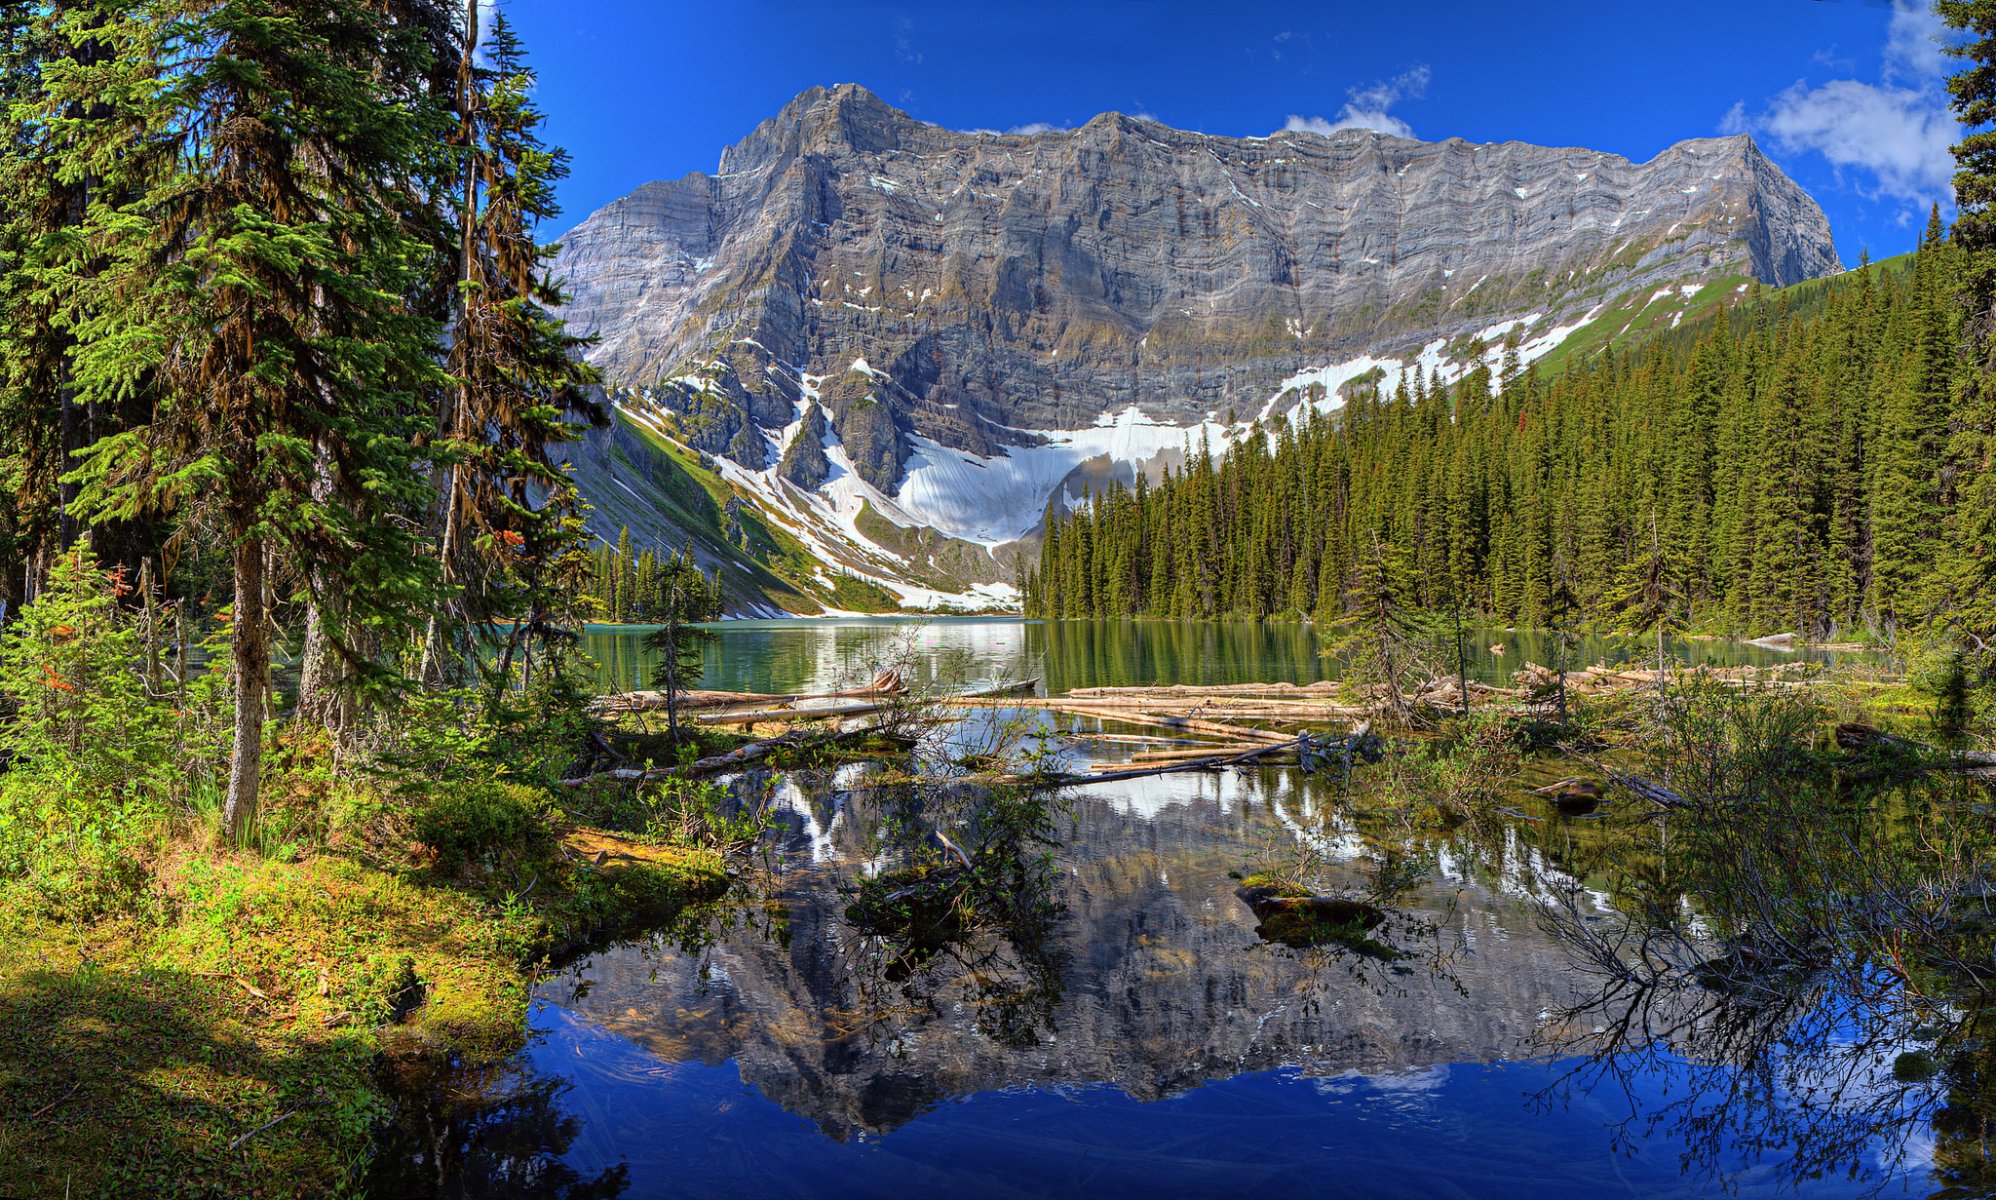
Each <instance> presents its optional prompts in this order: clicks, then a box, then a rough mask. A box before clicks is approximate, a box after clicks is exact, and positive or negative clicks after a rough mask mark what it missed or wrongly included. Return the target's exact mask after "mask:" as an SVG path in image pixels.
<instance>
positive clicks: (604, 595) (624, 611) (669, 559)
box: [587, 526, 721, 625]
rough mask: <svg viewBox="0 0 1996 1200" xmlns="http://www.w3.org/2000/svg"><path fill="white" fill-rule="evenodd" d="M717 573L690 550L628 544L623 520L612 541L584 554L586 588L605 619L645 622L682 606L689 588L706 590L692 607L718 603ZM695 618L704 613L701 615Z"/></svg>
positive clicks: (684, 607) (699, 608) (680, 610)
mask: <svg viewBox="0 0 1996 1200" xmlns="http://www.w3.org/2000/svg"><path fill="white" fill-rule="evenodd" d="M719 586H720V585H719V582H718V580H717V579H709V578H708V577H707V575H706V573H705V572H703V571H701V569H700V564H699V563H698V562H696V561H695V560H694V558H693V552H692V550H691V549H690V548H689V549H686V550H682V551H676V552H675V551H670V550H668V551H666V552H665V553H663V554H660V553H658V552H657V551H654V550H645V549H640V550H633V549H632V548H631V531H630V528H629V527H628V526H627V527H625V528H623V529H621V530H619V531H618V533H617V542H616V544H615V545H602V544H598V545H597V546H596V548H595V549H594V550H592V551H591V552H590V555H589V582H588V586H587V594H588V595H589V597H590V598H591V600H592V601H593V602H594V603H595V604H596V605H597V606H598V611H599V612H600V613H601V615H602V617H603V619H604V620H607V621H612V622H615V623H617V624H619V625H648V624H652V623H654V622H660V621H664V620H666V619H667V618H669V617H672V616H674V615H675V614H679V613H683V612H685V611H687V608H688V604H687V601H686V597H687V595H688V594H690V593H705V594H706V595H705V596H704V598H702V599H700V600H699V602H698V603H697V604H694V605H693V606H692V607H693V608H694V609H695V610H697V611H699V612H700V613H702V614H704V613H706V612H708V611H709V610H714V609H718V608H719V607H720V603H721V597H720V593H719ZM700 619H702V620H704V619H706V617H705V616H702V617H701V618H700Z"/></svg>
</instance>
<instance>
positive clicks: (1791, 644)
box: [1747, 633, 1796, 650]
mask: <svg viewBox="0 0 1996 1200" xmlns="http://www.w3.org/2000/svg"><path fill="white" fill-rule="evenodd" d="M1795 642H1796V637H1795V635H1794V634H1792V633H1774V634H1769V635H1768V636H1766V637H1764V638H1755V639H1753V640H1752V641H1750V642H1748V643H1747V645H1749V646H1759V647H1761V648H1762V649H1765V650H1793V649H1794V648H1795Z"/></svg>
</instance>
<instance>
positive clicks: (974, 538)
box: [558, 85, 1841, 601]
mask: <svg viewBox="0 0 1996 1200" xmlns="http://www.w3.org/2000/svg"><path fill="white" fill-rule="evenodd" d="M720 168H721V169H720V170H719V171H718V172H717V173H716V174H714V175H705V174H702V173H698V172H696V173H694V174H692V175H689V176H686V177H684V178H682V179H679V180H672V181H656V182H653V183H648V184H646V185H643V186H642V187H640V188H639V189H637V190H636V191H634V192H633V193H631V194H630V195H629V196H626V197H624V198H622V199H620V200H618V201H615V202H613V203H612V204H610V205H606V206H604V207H603V208H602V209H599V210H598V211H597V212H596V213H594V214H592V215H591V216H590V217H589V218H587V219H585V220H584V221H583V222H582V223H581V224H580V225H578V226H577V228H576V229H575V230H574V231H572V232H571V233H570V235H569V236H568V237H567V238H566V239H564V243H563V251H562V255H561V258H560V260H559V263H558V272H559V273H560V274H561V275H562V276H563V277H564V278H565V279H566V280H567V282H568V285H569V287H570V289H571V291H572V298H571V300H570V302H569V304H568V305H567V307H566V308H565V310H564V315H565V316H567V317H568V319H569V320H570V322H571V325H572V327H573V328H575V330H576V331H577V332H579V333H584V334H588V335H590V336H593V337H595V338H597V339H598V341H597V343H596V345H595V347H594V349H593V350H592V351H591V354H590V357H591V360H592V361H593V362H595V363H596V365H598V366H599V367H600V368H602V369H603V370H604V372H605V375H606V377H607V378H608V379H609V381H610V382H611V384H612V385H614V387H615V389H616V394H617V397H618V400H619V403H620V404H621V405H622V407H623V408H624V410H625V412H626V414H627V416H628V417H629V418H630V419H632V420H635V421H639V422H642V423H645V424H647V425H649V426H650V427H651V428H652V429H653V430H655V431H656V433H657V435H658V436H662V437H667V438H672V439H676V440H678V441H680V442H682V443H684V444H685V445H686V446H688V447H690V448H691V449H693V450H694V451H696V452H698V453H699V454H701V455H704V456H707V457H708V458H710V459H711V460H712V461H713V462H715V463H716V464H717V465H718V469H719V470H720V471H721V473H722V474H723V475H724V476H726V477H727V478H728V480H729V481H730V486H732V487H735V488H737V489H738V490H740V491H741V492H742V493H744V494H745V496H746V497H747V498H748V499H749V500H751V501H753V502H754V503H756V504H758V505H759V506H761V507H762V508H763V509H764V510H765V511H766V512H768V513H769V515H770V516H771V518H772V519H773V520H775V521H777V522H778V523H780V524H783V525H785V526H786V527H788V528H789V529H790V530H791V532H792V533H794V534H795V535H797V536H798V537H799V538H800V540H802V541H803V542H804V543H806V544H808V545H809V546H810V548H811V550H812V553H814V554H816V555H818V556H819V557H821V558H825V559H827V560H829V562H830V563H831V564H832V565H831V569H832V570H835V571H841V572H847V571H849V572H853V573H856V574H859V575H861V576H863V577H866V578H871V579H876V580H878V581H880V582H881V583H883V584H885V585H886V586H889V587H890V588H893V587H897V585H898V586H902V587H916V588H917V590H923V591H928V592H935V593H936V594H938V595H941V594H944V593H948V592H952V591H954V592H957V593H966V592H967V590H968V587H969V586H970V585H975V584H984V585H990V587H989V588H987V590H986V591H985V592H983V593H980V598H981V599H982V600H987V601H988V600H990V599H991V598H992V597H994V596H996V595H998V594H999V592H1000V591H1001V590H1002V589H998V587H997V585H1000V584H1002V583H1003V582H1004V581H1006V580H1007V579H1009V578H1010V573H1011V567H1012V563H1011V561H1009V560H1010V559H1015V558H1016V552H1017V549H1018V548H1019V547H1020V546H1022V545H1023V544H1024V539H1028V538H1029V537H1030V535H1031V528H1032V526H1033V525H1034V524H1035V523H1036V522H1037V519H1038V517H1039V515H1040V513H1041V512H1042V511H1043V510H1044V508H1045V506H1046V504H1047V503H1048V502H1049V500H1052V501H1053V502H1056V503H1058V502H1061V497H1062V496H1063V494H1065V495H1067V496H1068V497H1069V498H1072V496H1073V494H1074V493H1073V488H1078V487H1080V486H1081V485H1082V484H1083V483H1084V482H1085V481H1086V480H1087V479H1089V478H1091V477H1093V478H1104V477H1106V474H1107V473H1120V474H1122V475H1123V477H1125V478H1128V477H1129V476H1130V474H1131V473H1133V472H1134V471H1137V470H1140V469H1151V470H1155V469H1156V467H1157V465H1158V464H1159V463H1160V462H1164V461H1170V460H1172V459H1173V458H1174V457H1175V456H1176V455H1177V454H1179V453H1181V452H1182V451H1183V450H1185V449H1187V448H1189V447H1190V446H1192V445H1194V444H1195V443H1196V442H1197V441H1198V440H1199V439H1200V438H1202V437H1203V438H1205V439H1207V440H1208V441H1212V442H1215V443H1218V444H1224V443H1225V442H1226V441H1227V440H1229V439H1231V438H1236V437H1238V436H1241V434H1242V433H1243V432H1244V431H1245V428H1246V427H1247V426H1248V425H1249V424H1251V423H1252V422H1253V421H1255V420H1257V419H1273V418H1277V417H1280V416H1281V415H1283V414H1284V413H1288V412H1293V411H1294V410H1295V409H1296V407H1297V406H1298V405H1301V404H1304V403H1312V404H1315V405H1316V406H1317V407H1318V408H1320V409H1328V408H1334V407H1335V406H1336V405H1337V403H1338V402H1339V394H1340V391H1341V389H1343V388H1345V387H1347V386H1349V385H1351V384H1352V383H1353V382H1354V381H1355V380H1366V379H1379V380H1381V381H1382V384H1383V386H1387V387H1391V386H1392V384H1393V383H1394V382H1396V381H1397V379H1398V378H1401V377H1404V376H1405V375H1406V374H1407V373H1408V372H1410V371H1411V370H1412V369H1414V367H1415V366H1418V368H1419V369H1420V370H1421V371H1423V373H1424V374H1426V375H1428V376H1430V377H1443V378H1452V377H1455V376H1459V375H1460V374H1462V373H1463V372H1465V371H1467V370H1469V369H1472V368H1473V367H1474V366H1476V365H1479V364H1487V365H1489V366H1491V367H1492V368H1493V369H1496V368H1498V367H1500V366H1501V364H1502V362H1503V361H1504V360H1505V356H1506V355H1507V354H1508V355H1511V356H1513V357H1514V358H1515V359H1516V360H1517V361H1519V362H1526V363H1528V362H1530V361H1532V360H1534V359H1536V358H1539V357H1542V356H1544V355H1546V354H1549V353H1552V352H1553V351H1555V350H1557V349H1558V348H1559V346H1560V345H1561V344H1562V343H1564V342H1565V341H1566V340H1567V339H1568V338H1570V337H1573V336H1574V335H1575V333H1576V332H1577V331H1579V330H1581V329H1583V328H1585V327H1586V326H1587V325H1588V324H1590V323H1591V322H1593V321H1595V320H1597V319H1606V318H1607V316H1608V315H1610V314H1614V313H1620V312H1621V311H1623V310H1624V309H1627V308H1628V307H1630V306H1631V305H1634V304H1636V303H1638V302H1641V301H1644V298H1645V297H1647V302H1646V303H1644V304H1643V311H1645V312H1649V311H1650V310H1651V309H1655V310H1656V313H1661V312H1662V310H1663V309H1664V308H1669V309H1671V312H1672V315H1673V317H1674V319H1678V320H1681V319H1682V317H1683V316H1684V315H1685V314H1686V313H1687V312H1688V311H1692V310H1694V309H1695V308H1697V307H1709V306H1711V305H1713V304H1716V303H1721V302H1724V301H1725V300H1726V299H1727V297H1729V296H1730V295H1732V294H1733V293H1736V292H1737V291H1739V290H1741V289H1743V288H1744V287H1745V286H1747V284H1748V283H1749V282H1750V281H1752V280H1755V279H1759V280H1761V281H1763V282H1766V283H1770V284H1775V285H1782V284H1789V283H1795V282H1800V281H1801V280H1803V279H1808V278H1816V277H1820V276H1822V275H1827V274H1833V273H1836V272H1838V271H1840V270H1841V263H1839V262H1838V261H1837V258H1836V255H1835V251H1834V249H1833V247H1832V244H1831V241H1830V236H1829V229H1828V224H1827V222H1826V220H1825V219H1824V218H1823V216H1822V212H1821V209H1820V208H1819V207H1817V206H1816V204H1815V202H1814V201H1813V200H1811V199H1810V198H1809V197H1808V196H1807V195H1806V193H1804V192H1803V191H1802V190H1801V189H1800V188H1799V187H1797V186H1796V185H1795V184H1794V183H1793V182H1792V181H1791V180H1788V179H1787V177H1786V176H1785V175H1782V174H1781V173H1780V171H1779V169H1778V168H1777V167H1775V165H1774V164H1773V163H1772V162H1771V161H1770V160H1768V159H1767V158H1766V156H1765V155H1764V154H1762V153H1761V152H1760V150H1759V148H1758V147H1757V146H1756V145H1755V144H1754V143H1753V141H1752V140H1751V138H1748V137H1746V136H1744V135H1740V136H1735V137H1730V138H1701V139H1691V140H1688V141H1685V142H1680V143H1677V144H1676V145H1673V146H1671V147H1669V148H1667V149H1665V150H1663V151H1660V152H1659V153H1658V154H1657V155H1656V156H1654V157H1653V158H1651V159H1650V160H1649V161H1648V162H1646V163H1641V164H1637V163H1631V162H1629V161H1628V160H1626V159H1623V158H1620V157H1619V156H1615V155H1610V154H1606V153H1602V152H1597V151H1590V150H1583V149H1576V148H1546V147H1535V146H1531V145H1529V144H1527V143H1522V142H1506V143H1495V144H1489V145H1479V144H1474V143H1469V142H1466V141H1462V140H1461V139H1451V140H1448V141H1444V142H1419V141H1414V140H1411V139H1402V138H1395V137H1390V136H1387V135H1383V134H1375V133H1371V132H1369V131H1341V132H1339V133H1336V134H1333V135H1331V136H1329V137H1325V136H1323V135H1318V134H1314V133H1304V132H1288V133H1279V134H1275V135H1271V136H1270V137H1267V138H1226V137H1220V136H1216V135H1207V134H1197V133H1188V132H1184V131H1179V130H1173V129H1171V128H1170V127H1168V126H1164V125H1161V124H1158V123H1156V122H1152V121H1149V120H1146V119H1143V118H1137V117H1130V116H1125V115H1123V114H1115V113H1105V114H1102V115H1100V116H1098V117H1096V118H1094V119H1093V120H1091V121H1089V122H1088V123H1086V124H1085V125H1083V126H1081V127H1079V128H1077V129H1073V130H1064V131H1048V132H1043V133H1031V134H993V133H988V132H975V133H961V132H957V131H952V130H947V129H944V128H942V127H940V126H935V125H930V124H927V123H924V122H920V121H918V120H916V119H915V118H913V117H910V116H908V114H906V113H904V112H901V111H900V110H898V109H895V108H893V107H892V106H890V105H887V104H886V103H885V102H883V101H881V100H880V99H879V98H878V97H877V96H874V95H873V94H872V93H870V92H867V91H866V90H865V89H864V88H860V87H858V86H856V85H838V86H836V87H833V88H829V89H827V88H811V89H807V90H806V91H804V92H802V93H800V94H799V95H798V96H797V97H796V98H794V99H793V100H792V101H790V103H788V104H787V105H785V106H784V108H783V109H782V110H781V111H780V112H779V113H778V114H777V115H776V116H773V117H771V118H769V119H768V120H766V121H763V122H762V123H760V124H759V125H758V126H757V127H756V129H755V130H753V131H751V132H750V133H749V134H748V135H747V136H746V137H744V138H742V139H741V140H740V141H738V142H736V143H735V144H734V145H732V146H730V147H728V148H727V149H726V150H725V151H724V152H723V154H722V158H721V163H720ZM1659 306H1661V307H1659ZM1656 313H1652V314H1651V316H1652V319H1653V318H1654V316H1655V315H1656ZM807 428H808V430H809V432H808V434H805V435H804V436H806V437H807V439H808V440H809V442H810V443H811V444H809V445H805V446H803V447H799V446H798V443H797V439H798V437H799V436H800V433H801V432H802V431H804V430H805V429H807ZM820 460H822V461H820ZM868 517H870V518H871V521H870V524H872V526H873V527H874V529H873V533H874V535H873V536H870V535H869V534H868V532H867V531H866V530H863V529H861V528H860V525H861V524H862V523H867V522H866V518H868ZM882 522H884V523H885V524H886V525H889V526H892V527H893V529H894V530H898V531H900V533H899V534H896V533H893V532H889V531H884V530H882V529H880V525H881V523H882ZM921 531H928V532H931V533H933V534H934V535H936V537H938V538H940V539H942V540H943V541H944V542H946V543H948V544H949V546H950V547H951V554H950V557H951V559H952V567H951V569H950V570H949V571H948V572H944V573H943V574H944V575H946V576H947V578H934V577H933V576H935V574H936V570H937V568H938V564H937V563H936V562H935V561H934V559H933V556H928V557H924V558H922V559H921V561H912V560H911V559H910V557H909V555H908V553H907V551H906V550H905V548H904V547H903V546H902V543H906V542H907V541H908V540H909V538H908V537H907V536H902V535H912V534H915V533H918V532H921ZM882 534H884V535H885V536H880V535H882ZM1007 547H1011V548H1013V551H1014V552H1013V553H1012V554H1011V555H1007V554H1005V553H1003V552H1002V551H1004V549H1005V548H1007ZM966 548H973V549H970V550H966ZM966 572H967V573H966ZM799 582H800V585H801V586H802V587H803V589H804V590H805V591H810V590H813V582H814V581H812V580H802V581H799ZM815 582H816V583H818V584H823V583H825V582H826V580H825V579H819V580H817V581H815Z"/></svg>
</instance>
